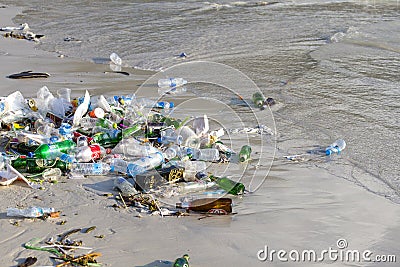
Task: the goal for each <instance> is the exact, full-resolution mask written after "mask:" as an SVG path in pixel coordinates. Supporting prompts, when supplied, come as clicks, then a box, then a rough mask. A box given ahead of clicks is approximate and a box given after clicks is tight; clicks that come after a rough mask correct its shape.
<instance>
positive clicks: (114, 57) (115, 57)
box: [110, 53, 122, 66]
mask: <svg viewBox="0 0 400 267" xmlns="http://www.w3.org/2000/svg"><path fill="white" fill-rule="evenodd" d="M110 60H111V61H112V63H114V64H115V65H118V66H121V64H122V59H121V58H120V57H119V56H118V55H117V53H111V55H110Z"/></svg>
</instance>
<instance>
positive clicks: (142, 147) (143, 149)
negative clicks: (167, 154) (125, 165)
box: [112, 138, 159, 157]
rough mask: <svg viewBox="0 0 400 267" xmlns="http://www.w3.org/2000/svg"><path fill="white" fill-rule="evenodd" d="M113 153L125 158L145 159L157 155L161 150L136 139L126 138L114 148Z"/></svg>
mask: <svg viewBox="0 0 400 267" xmlns="http://www.w3.org/2000/svg"><path fill="white" fill-rule="evenodd" d="M112 152H113V153H114V154H122V155H124V156H125V157H144V156H148V155H150V154H153V153H157V152H159V150H158V149H157V148H155V147H153V146H151V145H149V144H147V143H145V144H142V143H140V142H139V141H138V140H136V139H134V138H124V139H122V141H121V142H119V143H118V145H116V146H115V147H114V148H113V150H112Z"/></svg>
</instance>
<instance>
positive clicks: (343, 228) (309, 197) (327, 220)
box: [0, 8, 400, 267]
mask: <svg viewBox="0 0 400 267" xmlns="http://www.w3.org/2000/svg"><path fill="white" fill-rule="evenodd" d="M19 11H20V10H17V9H14V8H6V9H5V8H1V9H0V26H9V25H13V23H12V22H11V18H12V17H13V16H15V14H16V13H17V12H19ZM0 58H1V65H0V80H1V82H0V92H1V93H2V94H3V95H7V94H8V93H11V92H13V91H15V90H20V91H21V92H22V93H23V94H24V95H34V94H35V93H36V91H37V89H39V88H40V87H42V86H44V85H46V86H47V87H48V88H49V89H50V90H51V91H53V92H55V91H56V90H58V89H59V88H64V87H68V88H71V89H73V90H74V93H75V94H81V93H82V92H83V90H85V89H89V90H96V94H98V93H101V92H107V91H108V90H109V89H110V88H121V90H122V91H124V90H126V91H127V90H132V89H134V88H135V87H136V86H138V85H139V84H140V83H141V82H142V81H143V80H144V79H145V78H146V73H145V72H138V71H136V70H135V71H134V70H132V69H129V72H131V73H132V75H131V76H121V75H116V74H111V75H108V74H105V73H104V72H105V71H108V70H109V68H108V66H107V65H100V64H93V63H91V62H81V61H79V60H76V59H70V58H59V57H58V54H56V53H46V52H43V51H39V50H36V49H35V48H34V44H33V43H31V42H28V41H25V40H13V39H5V38H3V37H0ZM23 70H33V71H39V72H48V73H50V74H51V77H50V78H49V79H39V80H11V79H7V78H6V76H7V75H9V74H12V73H16V72H20V71H23ZM92 92H93V93H94V91H92ZM278 127H279V122H278ZM291 145H292V144H291V143H290V141H285V142H284V141H281V142H279V146H278V147H280V148H281V150H282V151H285V149H287V148H288V147H290V146H291ZM281 156H282V155H279V153H278V156H277V157H281ZM332 164H335V163H332ZM339 167H340V166H339ZM44 186H45V188H44V189H43V190H34V189H30V188H28V187H26V186H24V185H23V184H22V183H15V184H13V185H11V186H8V187H0V194H1V202H2V205H1V207H2V208H1V210H0V227H1V228H0V229H1V231H2V233H1V234H0V251H1V255H2V256H1V257H0V266H16V265H17V264H18V263H20V262H22V261H23V260H24V259H25V258H27V257H29V256H35V257H37V258H38V262H37V263H36V264H35V265H34V266H54V265H55V261H54V260H51V259H50V256H51V254H50V253H49V252H42V251H35V250H28V249H25V248H24V247H23V244H24V243H26V242H27V241H29V240H30V239H32V238H34V237H38V238H41V239H42V240H43V241H45V240H48V239H49V238H50V237H54V238H57V235H58V234H62V233H65V232H67V231H68V230H71V229H76V228H82V229H85V228H87V227H90V226H96V229H95V230H94V231H93V232H90V233H87V234H85V233H76V234H74V235H73V236H71V238H72V239H76V240H82V241H83V243H84V246H86V247H92V248H93V250H92V251H96V252H100V253H102V256H101V257H99V258H98V260H99V262H101V263H102V266H118V267H121V266H171V261H173V260H174V259H175V258H176V257H179V256H181V255H182V254H184V253H188V254H189V255H190V256H191V260H190V263H191V266H309V265H314V266H323V265H325V264H328V263H330V266H367V265H368V264H367V263H345V262H340V261H337V262H332V261H329V260H328V259H327V260H326V261H325V262H323V263H312V264H311V263H308V262H306V263H301V262H297V263H294V262H291V261H289V262H286V263H285V262H279V261H278V260H276V259H275V260H274V261H273V262H269V261H266V262H261V261H259V260H257V252H258V251H259V250H260V249H263V248H264V246H265V245H268V247H269V249H275V250H279V249H284V250H286V251H290V250H293V249H296V250H298V251H301V250H306V249H314V250H316V251H317V252H318V251H319V252H320V251H322V250H324V249H329V247H332V248H333V249H337V247H336V241H337V240H338V239H340V238H345V239H346V240H347V242H348V244H349V246H348V248H349V249H357V250H360V251H362V250H365V249H369V250H371V251H372V252H373V253H374V255H376V254H392V255H397V258H398V260H400V258H399V256H400V253H399V252H400V249H399V247H398V242H399V241H400V231H399V230H400V226H399V215H400V207H399V205H398V204H394V203H392V202H390V201H388V200H386V199H385V198H383V197H379V196H376V195H373V194H371V193H369V192H367V191H365V190H364V189H362V188H360V187H358V186H356V185H354V184H353V183H350V182H348V181H346V180H343V179H339V178H337V177H334V176H332V175H330V174H329V173H327V172H325V171H324V170H321V169H317V168H315V167H313V166H310V165H307V166H304V165H302V164H293V163H291V162H287V161H285V160H282V159H281V158H279V159H277V160H276V161H275V163H274V166H273V167H272V170H271V173H270V175H269V176H268V178H267V180H266V181H265V183H264V184H263V186H262V187H261V188H260V190H258V191H256V192H255V193H253V194H251V195H246V196H245V197H244V198H243V199H239V198H234V203H235V206H234V211H235V212H236V214H235V215H232V216H214V217H208V218H204V219H202V220H199V218H201V217H200V216H198V215H192V216H189V217H181V218H176V217H164V218H161V217H159V216H147V215H144V217H143V218H139V217H137V214H138V213H137V212H136V211H135V210H134V209H133V208H128V209H121V208H115V207H113V205H114V204H116V203H117V201H116V199H115V198H114V197H109V196H104V194H105V193H114V194H115V191H113V189H112V177H111V176H110V177H90V178H87V179H81V180H67V179H63V180H61V181H60V182H59V183H58V184H54V185H51V184H45V185H44ZM30 205H38V206H48V207H54V208H56V209H57V210H60V211H61V216H60V218H56V219H48V220H46V221H43V220H40V219H20V218H10V217H7V216H6V209H7V208H8V207H16V206H23V207H27V206H30ZM61 221H66V223H65V224H60V222H61ZM16 222H17V223H18V224H16ZM99 235H104V238H96V237H95V236H99ZM84 252H85V251H76V252H75V254H76V255H79V254H83V253H84ZM370 266H378V264H376V263H371V264H370ZM379 266H397V265H396V263H387V264H379Z"/></svg>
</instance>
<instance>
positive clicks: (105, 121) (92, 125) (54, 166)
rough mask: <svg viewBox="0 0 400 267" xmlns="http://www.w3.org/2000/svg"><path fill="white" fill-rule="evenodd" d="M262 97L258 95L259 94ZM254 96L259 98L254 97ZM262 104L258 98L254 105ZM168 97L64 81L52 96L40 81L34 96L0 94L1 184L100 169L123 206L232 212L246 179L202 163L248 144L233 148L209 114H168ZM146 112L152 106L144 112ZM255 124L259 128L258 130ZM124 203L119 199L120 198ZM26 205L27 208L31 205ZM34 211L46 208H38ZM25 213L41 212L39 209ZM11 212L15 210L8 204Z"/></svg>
mask: <svg viewBox="0 0 400 267" xmlns="http://www.w3.org/2000/svg"><path fill="white" fill-rule="evenodd" d="M185 83H186V81H185V80H183V79H162V80H159V82H158V84H159V86H160V88H163V87H169V88H175V87H176V86H179V85H183V84H185ZM258 97H259V96H258ZM257 99H258V100H259V98H257ZM257 105H258V106H260V107H261V106H262V104H261V105H260V104H257ZM172 109H174V103H173V102H165V101H153V100H150V99H148V98H138V97H136V96H135V95H123V96H111V97H105V96H103V95H100V96H90V94H89V92H88V91H86V93H85V95H84V96H82V97H79V98H75V99H71V90H70V89H67V88H64V89H61V90H59V91H58V92H57V96H55V95H53V93H52V92H50V90H49V89H48V88H47V87H46V86H44V87H42V88H40V89H39V90H38V92H37V95H36V97H33V98H25V97H24V96H23V95H22V94H21V92H19V91H16V92H14V93H12V94H10V95H8V96H6V97H1V98H0V126H1V137H2V142H3V144H5V146H4V151H3V152H2V154H1V156H0V170H1V172H0V176H1V183H0V184H2V185H10V184H12V182H13V181H15V180H16V179H22V180H23V181H25V182H26V183H27V184H28V185H29V186H31V187H32V188H38V187H40V185H41V184H43V183H44V182H50V183H56V182H57V181H58V180H59V179H62V177H68V178H70V179H78V178H85V177H86V176H97V175H104V176H109V177H110V179H113V184H114V189H116V190H118V191H119V194H118V195H117V196H116V197H117V199H118V200H120V201H121V203H122V204H123V206H125V207H128V206H133V207H135V208H137V209H138V210H139V211H140V212H147V213H151V214H154V213H156V214H160V215H162V216H165V215H180V214H183V213H185V212H187V211H189V210H191V211H195V212H200V213H212V214H231V213H232V199H230V198H228V197H224V196H225V195H237V196H241V195H243V194H244V193H245V186H244V185H243V184H242V183H240V182H236V181H233V180H232V179H230V178H228V177H217V176H214V175H212V174H210V173H208V172H207V164H206V163H207V162H208V164H212V163H221V164H224V163H227V162H231V161H232V159H233V158H235V159H236V160H235V162H237V163H241V162H247V161H248V160H249V159H250V156H251V152H252V150H251V147H250V146H248V145H244V146H243V147H242V148H241V149H240V151H238V152H235V151H233V150H232V148H230V147H229V146H227V145H225V144H224V143H223V142H222V141H221V137H222V136H223V135H224V134H225V131H224V129H223V128H220V129H210V125H209V121H208V118H207V115H206V114H204V115H202V116H199V117H196V118H194V119H192V121H193V123H192V124H191V125H189V124H188V123H187V121H188V119H189V117H187V118H183V119H178V118H175V117H172V116H170V114H172V113H171V112H166V110H172ZM147 111H150V112H147ZM258 130H259V129H258ZM209 188H213V189H214V191H215V190H217V192H218V195H217V197H215V198H210V197H207V198H205V199H202V198H200V199H193V198H191V199H190V201H185V200H187V198H186V199H183V202H179V203H176V205H175V207H173V208H171V207H162V206H161V204H160V201H158V198H171V197H173V196H181V195H185V194H187V193H193V192H200V191H204V190H207V189H209ZM122 204H121V205H122ZM32 208H33V207H31V208H30V209H32ZM39 210H42V211H43V210H44V209H42V208H40V209H39ZM26 213H27V214H28V215H26V216H25V215H24V214H25V213H24V211H21V213H19V214H21V215H20V216H23V217H40V216H42V215H43V214H40V212H39V213H38V212H37V210H36V211H35V212H34V214H35V215H32V213H31V211H29V210H28V211H27V212H26ZM10 214H14V215H11V216H15V214H18V213H17V212H16V211H15V210H12V209H10Z"/></svg>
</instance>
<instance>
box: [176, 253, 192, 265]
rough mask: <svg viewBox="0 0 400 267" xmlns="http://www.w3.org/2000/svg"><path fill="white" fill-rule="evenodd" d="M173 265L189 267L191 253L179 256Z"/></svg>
mask: <svg viewBox="0 0 400 267" xmlns="http://www.w3.org/2000/svg"><path fill="white" fill-rule="evenodd" d="M173 267H189V255H188V254H185V255H183V256H182V257H181V258H177V259H176V260H175V263H174V266H173Z"/></svg>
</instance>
